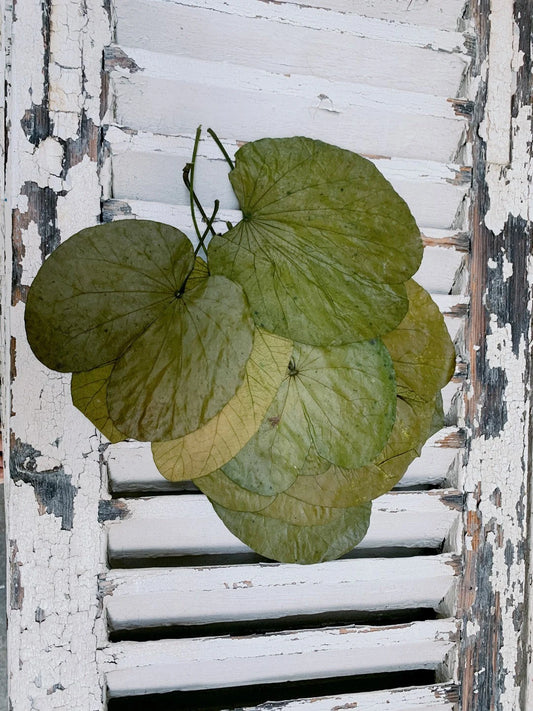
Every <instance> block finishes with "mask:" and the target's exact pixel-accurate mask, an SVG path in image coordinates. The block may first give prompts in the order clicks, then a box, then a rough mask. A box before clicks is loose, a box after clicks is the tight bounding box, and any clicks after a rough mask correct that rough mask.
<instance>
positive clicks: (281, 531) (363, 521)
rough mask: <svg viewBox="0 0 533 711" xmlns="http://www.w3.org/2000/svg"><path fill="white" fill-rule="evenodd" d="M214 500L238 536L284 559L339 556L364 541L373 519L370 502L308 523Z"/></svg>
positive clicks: (264, 552)
mask: <svg viewBox="0 0 533 711" xmlns="http://www.w3.org/2000/svg"><path fill="white" fill-rule="evenodd" d="M211 503H212V504H213V508H214V509H215V511H216V513H217V514H218V516H220V518H221V519H222V521H223V522H224V524H225V525H226V526H227V528H229V530H230V531H231V532H232V533H233V534H234V535H235V536H237V538H239V539H240V540H241V541H243V543H245V544H246V545H247V546H249V547H250V548H252V549H253V550H254V551H256V552H257V553H259V554H260V555H263V556H265V557H266V558H270V559H272V560H277V561H280V562H281V563H300V564H308V565H309V564H313V563H321V562H322V561H325V560H333V559H335V558H339V557H340V556H341V555H344V554H345V553H348V552H349V551H350V550H352V548H354V547H355V546H356V545H357V544H358V543H360V542H361V540H362V539H363V538H364V536H365V534H366V532H367V530H368V525H369V523H370V512H371V504H370V502H367V503H364V504H362V505H361V506H355V507H353V508H345V509H340V510H339V513H338V515H337V516H335V517H333V518H331V520H329V522H327V523H323V524H321V525H320V524H315V525H309V526H306V525H296V524H293V523H289V522H287V521H283V520H280V519H278V518H272V517H270V516H268V515H264V511H259V512H256V513H250V512H239V511H231V510H230V509H226V508H225V507H223V506H220V504H216V503H214V502H211ZM296 503H297V505H301V504H298V502H296ZM266 510H267V509H265V511H266Z"/></svg>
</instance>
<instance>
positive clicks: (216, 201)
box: [194, 200, 220, 257]
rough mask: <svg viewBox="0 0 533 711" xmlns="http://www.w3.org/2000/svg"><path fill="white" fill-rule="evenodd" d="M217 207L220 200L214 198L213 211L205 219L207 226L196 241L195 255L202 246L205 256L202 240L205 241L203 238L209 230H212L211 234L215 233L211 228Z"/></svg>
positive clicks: (205, 250) (205, 251)
mask: <svg viewBox="0 0 533 711" xmlns="http://www.w3.org/2000/svg"><path fill="white" fill-rule="evenodd" d="M219 207H220V201H219V200H215V206H214V207H213V212H212V213H211V217H210V218H209V219H208V220H207V227H206V228H205V230H204V233H203V235H202V236H201V237H200V239H199V241H198V246H197V247H196V249H195V250H194V256H195V257H196V255H197V254H198V252H199V251H200V247H203V250H204V254H205V255H206V256H207V249H206V246H205V244H204V242H205V238H206V237H207V234H208V232H210V231H211V232H213V234H215V232H214V230H213V222H214V221H215V217H216V216H217V212H218V208H219Z"/></svg>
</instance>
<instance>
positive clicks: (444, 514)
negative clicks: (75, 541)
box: [108, 490, 458, 559]
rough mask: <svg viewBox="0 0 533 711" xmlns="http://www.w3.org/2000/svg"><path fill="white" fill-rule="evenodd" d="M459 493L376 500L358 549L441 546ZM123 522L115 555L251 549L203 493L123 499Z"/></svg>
mask: <svg viewBox="0 0 533 711" xmlns="http://www.w3.org/2000/svg"><path fill="white" fill-rule="evenodd" d="M450 493H452V494H454V495H455V494H456V493H457V492H454V491H452V492H450V491H447V490H444V491H428V492H418V491H417V492H411V491H410V492H393V493H389V494H385V495H384V496H382V497H380V498H379V499H377V500H376V501H375V502H374V504H373V507H372V516H371V520H370V527H369V529H368V532H367V535H366V536H365V538H364V539H363V540H362V541H361V543H360V544H359V545H358V550H361V551H363V550H368V549H373V548H390V547H398V546H399V547H402V548H413V547H415V548H439V547H440V546H441V545H442V542H443V540H444V538H445V537H446V535H447V534H448V532H449V530H450V527H451V526H452V524H453V523H454V521H455V520H456V519H457V516H458V512H457V510H456V509H455V508H453V507H450V505H449V504H447V503H446V502H445V501H446V496H447V495H449V494H450ZM118 508H119V510H120V511H121V515H122V516H124V518H122V519H121V520H118V521H113V522H111V523H110V524H109V540H108V551H109V555H110V557H111V558H112V559H119V558H124V559H126V558H156V557H166V556H172V557H179V556H186V555H215V554H236V553H249V552H250V549H249V548H248V547H247V546H246V545H245V544H244V543H242V542H241V541H239V540H238V539H237V538H236V537H235V536H234V535H233V534H232V533H230V532H229V531H228V529H227V528H226V527H225V526H224V524H223V523H222V521H221V520H220V519H219V518H218V516H217V515H216V514H215V513H214V511H213V509H212V507H211V505H210V504H209V502H208V501H207V499H206V498H205V497H204V496H202V495H197V494H184V495H181V496H180V495H178V496H171V495H170V496H164V497H161V496H156V497H148V498H141V499H122V500H119V504H118Z"/></svg>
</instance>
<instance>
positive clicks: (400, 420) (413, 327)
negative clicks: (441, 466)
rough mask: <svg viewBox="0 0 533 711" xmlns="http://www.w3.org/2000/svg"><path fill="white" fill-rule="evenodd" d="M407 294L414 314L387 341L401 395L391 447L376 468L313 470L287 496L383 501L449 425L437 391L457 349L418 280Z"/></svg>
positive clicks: (329, 501) (330, 501)
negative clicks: (428, 443) (433, 438)
mask: <svg viewBox="0 0 533 711" xmlns="http://www.w3.org/2000/svg"><path fill="white" fill-rule="evenodd" d="M407 290H408V294H409V311H408V313H407V315H406V317H405V319H404V320H403V321H402V323H401V324H400V325H399V326H398V328H397V329H396V330H395V331H393V332H392V333H390V334H388V335H387V336H385V337H384V338H383V342H384V343H385V344H386V345H387V347H388V350H389V352H390V355H391V358H392V362H393V364H394V370H395V373H396V384H397V388H398V393H399V397H398V399H397V410H396V421H395V423H394V427H393V428H392V432H391V435H390V438H389V440H388V441H387V444H386V446H385V447H384V449H383V451H382V452H381V453H380V454H379V456H378V457H377V458H376V460H375V461H374V462H373V463H372V464H369V465H367V466H364V467H360V468H357V469H350V468H342V467H338V466H331V467H330V468H329V469H328V470H327V471H325V472H322V473H319V474H317V475H315V471H314V470H313V469H311V470H310V471H309V472H308V473H309V474H310V475H308V476H300V477H298V478H297V479H295V481H294V483H293V484H292V486H291V487H290V488H289V489H288V490H287V494H290V495H292V496H294V497H296V498H298V499H300V500H302V501H306V502H307V503H311V504H313V503H321V504H324V505H328V506H355V505H357V504H360V503H361V502H363V501H368V500H370V499H374V498H376V497H377V496H381V495H382V494H384V493H385V492H386V491H389V490H390V489H391V488H392V487H393V486H394V485H395V484H397V483H398V481H399V480H400V479H401V478H402V476H403V475H404V474H405V472H406V470H407V467H408V466H409V464H411V462H412V461H413V460H414V459H415V458H416V457H418V456H420V451H421V449H422V446H423V444H424V443H425V441H426V440H427V438H428V437H430V436H431V435H432V434H434V433H435V432H437V431H438V430H439V429H441V427H443V426H444V413H443V410H442V396H441V394H440V392H438V391H439V390H440V388H442V387H443V386H444V385H445V384H446V383H447V382H448V380H449V379H450V377H451V376H452V374H453V369H454V365H455V349H454V347H453V343H452V342H451V339H450V336H449V335H448V331H447V329H446V326H445V324H444V319H443V317H442V315H441V313H440V311H439V310H438V307H437V306H436V305H435V303H434V302H433V301H432V299H431V297H430V296H429V294H427V292H425V291H424V289H422V287H420V286H419V285H418V284H417V283H416V282H414V281H413V280H411V281H409V282H408V284H407ZM436 391H437V393H436ZM435 393H436V394H435ZM302 473H305V470H304V471H303V472H302Z"/></svg>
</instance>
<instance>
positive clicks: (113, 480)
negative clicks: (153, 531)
mask: <svg viewBox="0 0 533 711" xmlns="http://www.w3.org/2000/svg"><path fill="white" fill-rule="evenodd" d="M462 444H463V439H462V434H461V432H460V430H458V429H457V428H456V427H447V428H444V429H443V430H440V432H437V433H436V434H434V435H432V436H431V437H430V438H429V439H428V441H427V442H426V444H425V445H424V447H423V449H422V454H421V456H420V457H418V458H417V459H415V460H414V462H412V464H411V465H410V466H409V469H408V470H407V472H406V474H405V475H404V477H403V479H402V480H401V482H400V483H399V485H398V486H399V487H400V488H407V487H415V486H428V485H437V484H440V483H442V482H443V481H445V480H446V474H447V472H448V469H449V467H450V465H451V464H452V462H453V461H454V459H455V457H456V456H457V453H458V451H459V450H458V448H459V447H461V446H462ZM106 462H107V469H108V475H109V481H110V486H111V490H112V491H113V492H115V493H121V492H133V491H138V492H139V493H145V492H151V491H154V492H155V491H161V492H163V491H174V490H176V489H180V488H183V487H182V486H180V484H179V483H173V482H169V481H167V480H166V479H164V478H163V477H162V476H161V474H160V473H159V471H158V470H157V468H156V466H155V464H154V460H153V457H152V453H151V448H150V445H149V444H147V443H143V442H119V443H118V444H114V445H110V446H109V447H108V449H107V452H106Z"/></svg>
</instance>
